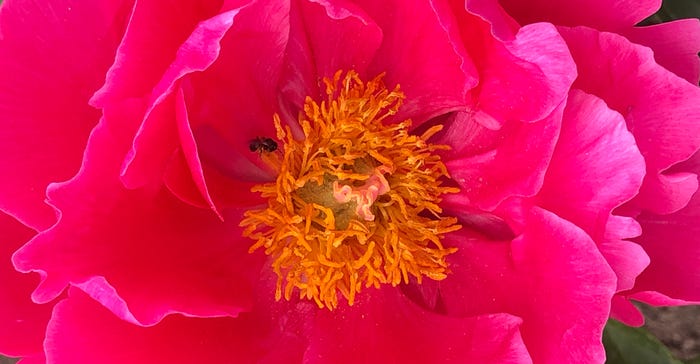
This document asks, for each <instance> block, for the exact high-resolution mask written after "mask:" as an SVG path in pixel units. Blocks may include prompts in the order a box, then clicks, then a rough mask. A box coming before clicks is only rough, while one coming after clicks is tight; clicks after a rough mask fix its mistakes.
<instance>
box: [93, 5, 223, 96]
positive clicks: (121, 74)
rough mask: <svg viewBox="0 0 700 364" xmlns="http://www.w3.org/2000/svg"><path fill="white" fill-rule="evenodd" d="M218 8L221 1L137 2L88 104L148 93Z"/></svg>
mask: <svg viewBox="0 0 700 364" xmlns="http://www.w3.org/2000/svg"><path fill="white" fill-rule="evenodd" d="M130 7H131V6H130ZM220 8H221V1H197V0H181V1H176V2H170V1H163V0H151V1H136V2H135V3H134V5H133V8H131V9H129V10H131V16H130V18H129V19H128V26H127V28H126V33H124V37H123V39H121V43H120V44H119V48H118V49H117V54H116V59H115V60H114V64H112V66H111V68H110V69H109V71H108V72H107V77H106V80H105V83H104V85H103V86H102V88H100V90H98V91H97V92H96V93H95V95H94V96H93V98H92V99H91V100H90V102H91V104H92V105H94V106H95V107H100V108H101V107H104V106H106V105H107V104H109V103H110V102H111V101H118V100H120V99H127V98H133V97H144V96H147V95H149V94H150V93H151V90H153V88H154V87H155V85H156V84H157V83H158V80H159V79H160V77H161V76H162V75H163V74H164V73H165V71H166V70H167V69H168V66H170V64H171V63H172V62H173V61H174V60H175V54H176V52H177V50H178V48H179V47H180V46H181V45H182V43H183V42H184V41H185V40H186V39H187V38H188V37H189V36H190V34H191V33H192V31H193V30H194V29H195V27H196V26H197V24H198V23H199V22H200V21H202V20H205V19H208V18H210V17H212V16H214V15H216V13H217V12H218V11H219V10H220ZM85 18H88V17H85ZM104 75H105V73H104V72H103V73H102V74H101V77H102V79H103V80H104V78H105V76H104Z"/></svg>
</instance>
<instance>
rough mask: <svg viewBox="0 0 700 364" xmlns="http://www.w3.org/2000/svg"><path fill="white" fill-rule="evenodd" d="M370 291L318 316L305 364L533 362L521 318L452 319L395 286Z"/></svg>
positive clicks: (496, 316)
mask: <svg viewBox="0 0 700 364" xmlns="http://www.w3.org/2000/svg"><path fill="white" fill-rule="evenodd" d="M370 290H371V291H368V292H366V293H365V292H363V295H362V296H360V297H358V299H357V300H356V301H355V304H354V305H353V306H352V307H347V306H344V307H340V308H338V309H336V310H334V311H333V312H329V311H320V312H318V313H317V315H316V319H315V321H314V325H313V331H312V333H311V337H310V344H309V348H308V349H307V351H306V353H305V355H304V362H305V363H309V364H311V363H338V364H343V363H348V364H350V363H384V362H398V363H433V362H440V363H531V362H532V360H531V359H530V357H529V355H528V352H527V350H526V349H525V347H524V345H523V342H522V338H521V337H520V331H519V327H520V324H521V320H520V319H519V318H517V317H514V316H511V315H507V314H493V315H481V316H477V317H464V318H462V317H448V316H443V315H438V314H436V313H433V312H430V311H427V310H424V309H423V308H421V307H418V306H417V305H415V304H414V303H413V302H411V301H409V300H408V299H407V298H406V297H404V296H403V295H401V294H400V291H399V290H397V289H396V288H394V287H386V286H385V287H384V288H381V289H380V290H373V289H370ZM416 343H419V344H418V345H416Z"/></svg>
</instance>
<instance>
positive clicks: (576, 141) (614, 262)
mask: <svg viewBox="0 0 700 364" xmlns="http://www.w3.org/2000/svg"><path fill="white" fill-rule="evenodd" d="M644 173H645V165H644V159H643V158H642V155H641V154H640V153H639V149H637V145H636V144H635V140H634V137H633V136H632V134H631V133H630V132H629V131H628V130H627V126H626V124H625V120H624V119H623V118H622V116H621V115H620V114H619V113H617V112H615V111H613V110H610V109H609V108H608V107H607V106H606V105H605V103H604V102H603V101H602V100H601V99H599V98H597V97H595V96H593V95H589V94H586V93H584V92H581V91H579V90H573V91H572V92H571V94H570V96H569V100H568V101H567V107H566V110H565V112H564V120H563V122H562V131H561V135H560V136H559V141H558V142H557V146H556V148H555V150H554V155H553V157H552V161H551V163H550V165H549V168H548V169H547V174H546V177H545V180H544V184H543V185H542V190H541V191H540V192H539V193H538V195H537V197H536V200H537V202H536V203H537V204H538V205H539V206H541V207H543V208H545V209H547V210H549V211H552V212H554V213H556V214H557V215H558V216H560V217H562V218H564V219H566V220H568V221H570V222H573V223H574V224H576V225H577V226H578V227H580V228H582V229H583V230H585V231H586V232H587V233H588V235H590V236H591V237H592V238H593V240H594V241H595V242H596V243H598V247H599V249H600V251H601V253H602V254H603V256H605V258H606V260H607V261H608V263H609V264H610V266H611V267H612V268H613V270H614V271H615V273H616V274H617V276H618V290H626V289H629V288H631V287H632V286H633V285H634V279H635V278H636V276H637V275H639V273H641V272H642V270H644V268H646V266H647V265H648V264H649V258H648V257H647V256H646V254H645V253H644V251H643V250H642V249H641V248H640V247H639V246H638V245H637V244H634V243H632V242H629V241H626V240H623V239H627V238H632V237H635V236H638V235H639V232H638V231H634V230H635V228H636V226H637V225H636V222H634V220H632V219H625V218H621V217H615V218H613V219H611V213H612V210H613V209H614V208H616V207H618V206H620V205H621V204H622V203H624V202H625V201H628V200H629V199H631V198H632V197H634V196H635V195H636V194H637V191H638V190H639V186H640V185H641V183H642V179H643V178H644ZM627 224H633V225H632V226H628V225H627Z"/></svg>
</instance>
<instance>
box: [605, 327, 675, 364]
mask: <svg viewBox="0 0 700 364" xmlns="http://www.w3.org/2000/svg"><path fill="white" fill-rule="evenodd" d="M603 345H605V354H606V356H607V358H608V359H607V361H606V363H608V364H683V363H682V362H681V361H679V360H677V359H675V358H674V357H673V355H671V352H670V351H669V350H668V348H667V347H665V346H664V344H662V343H661V342H660V341H659V340H657V339H656V338H655V337H654V336H653V335H652V334H650V333H649V332H648V331H646V330H645V329H643V328H636V327H629V326H627V325H624V324H622V323H620V322H617V321H615V320H609V321H608V324H607V325H605V330H604V331H603Z"/></svg>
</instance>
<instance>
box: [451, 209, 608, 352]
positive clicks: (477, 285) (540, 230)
mask: <svg viewBox="0 0 700 364" xmlns="http://www.w3.org/2000/svg"><path fill="white" fill-rule="evenodd" d="M525 215H526V217H525V218H526V224H525V227H524V231H523V233H522V235H521V236H519V237H518V238H516V239H515V240H513V241H512V242H510V243H505V242H504V243H499V242H488V241H483V240H479V239H474V238H470V237H469V236H468V235H465V234H464V233H455V234H453V235H451V237H450V238H449V241H448V243H450V245H452V246H456V247H458V248H459V251H458V252H457V253H455V254H454V255H453V256H452V260H451V261H450V263H451V269H452V271H453V272H452V275H450V276H449V277H448V278H447V279H446V280H445V281H443V282H441V284H440V292H441V294H442V296H441V297H442V298H443V300H444V302H445V307H446V310H447V312H448V313H451V314H461V315H479V314H483V313H493V312H503V313H509V314H512V315H515V316H518V317H521V318H522V319H523V324H522V327H521V330H520V331H521V333H522V337H523V341H524V342H525V345H526V346H527V348H528V351H529V352H530V355H531V356H532V358H533V361H534V362H536V363H601V362H603V360H604V355H605V353H604V350H603V346H602V344H601V342H600V340H601V335H602V330H603V326H604V325H605V322H606V320H607V319H608V314H609V309H610V300H611V298H612V296H613V293H614V292H615V275H614V273H613V272H612V270H610V268H609V267H608V265H607V263H606V261H605V259H604V258H603V257H602V256H601V255H600V253H599V252H598V249H597V248H596V246H595V243H594V242H593V241H592V240H591V238H590V237H588V235H586V233H585V232H584V231H583V230H581V229H579V228H578V227H576V226H575V225H573V224H571V223H569V222H567V221H566V220H563V219H561V218H559V217H557V216H556V215H554V214H552V213H551V212H548V211H546V210H542V209H540V208H534V209H532V210H531V211H530V212H528V213H526V214H525Z"/></svg>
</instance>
